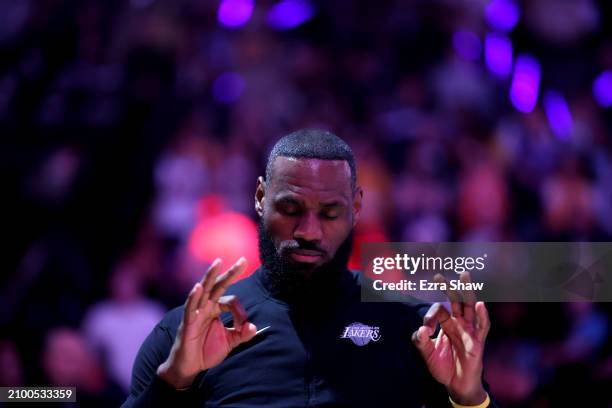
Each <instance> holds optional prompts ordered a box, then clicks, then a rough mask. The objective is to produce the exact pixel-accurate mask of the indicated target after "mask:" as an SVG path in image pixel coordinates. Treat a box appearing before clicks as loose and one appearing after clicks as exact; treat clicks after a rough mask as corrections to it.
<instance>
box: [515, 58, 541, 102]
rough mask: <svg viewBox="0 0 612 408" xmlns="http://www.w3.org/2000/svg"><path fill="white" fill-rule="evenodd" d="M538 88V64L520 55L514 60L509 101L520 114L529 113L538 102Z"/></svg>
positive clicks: (532, 59) (533, 59)
mask: <svg viewBox="0 0 612 408" xmlns="http://www.w3.org/2000/svg"><path fill="white" fill-rule="evenodd" d="M539 87H540V64H539V63H538V61H536V59H535V58H533V57H531V56H528V55H521V56H519V57H517V58H516V66H515V67H514V76H513V77H512V85H510V101H511V102H512V105H514V107H515V108H516V109H518V110H519V111H520V112H523V113H530V112H531V111H533V108H535V105H536V103H537V101H538V89H539Z"/></svg>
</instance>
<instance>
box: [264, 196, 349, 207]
mask: <svg viewBox="0 0 612 408" xmlns="http://www.w3.org/2000/svg"><path fill="white" fill-rule="evenodd" d="M274 203H276V204H295V205H303V204H304V202H303V201H302V200H300V199H297V198H295V197H292V196H290V195H288V194H283V195H281V196H280V197H278V198H276V199H275V200H274ZM347 206H348V205H347V204H346V203H344V202H343V201H341V200H336V199H334V200H332V201H330V202H327V203H322V204H321V207H323V208H333V207H347Z"/></svg>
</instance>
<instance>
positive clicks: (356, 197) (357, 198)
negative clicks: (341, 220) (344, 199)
mask: <svg viewBox="0 0 612 408" xmlns="http://www.w3.org/2000/svg"><path fill="white" fill-rule="evenodd" d="M362 200H363V190H362V189H361V187H359V186H357V187H356V188H355V193H353V227H355V225H357V223H358V222H359V217H360V216H361V202H362Z"/></svg>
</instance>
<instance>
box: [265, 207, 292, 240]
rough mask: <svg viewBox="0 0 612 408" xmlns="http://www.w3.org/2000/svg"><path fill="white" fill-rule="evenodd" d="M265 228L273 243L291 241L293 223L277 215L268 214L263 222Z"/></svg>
mask: <svg viewBox="0 0 612 408" xmlns="http://www.w3.org/2000/svg"><path fill="white" fill-rule="evenodd" d="M265 223H266V227H267V228H268V231H270V235H272V239H273V240H274V241H275V242H279V241H285V240H289V239H292V237H293V229H294V224H295V221H294V220H292V219H290V218H287V217H283V216H282V215H280V214H278V213H273V214H270V216H269V217H267V218H266V220H265Z"/></svg>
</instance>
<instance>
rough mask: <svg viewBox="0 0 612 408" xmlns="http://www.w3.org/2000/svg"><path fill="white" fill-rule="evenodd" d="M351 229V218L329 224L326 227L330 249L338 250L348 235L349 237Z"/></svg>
mask: <svg viewBox="0 0 612 408" xmlns="http://www.w3.org/2000/svg"><path fill="white" fill-rule="evenodd" d="M351 229H352V220H351V219H346V220H342V221H337V222H334V223H333V224H330V225H327V226H326V228H325V237H326V238H327V245H328V246H329V249H333V250H334V251H336V250H337V249H338V248H339V247H340V245H342V243H343V242H344V240H345V239H346V237H348V235H349V233H350V232H351Z"/></svg>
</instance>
